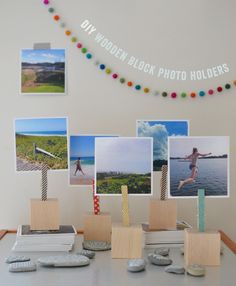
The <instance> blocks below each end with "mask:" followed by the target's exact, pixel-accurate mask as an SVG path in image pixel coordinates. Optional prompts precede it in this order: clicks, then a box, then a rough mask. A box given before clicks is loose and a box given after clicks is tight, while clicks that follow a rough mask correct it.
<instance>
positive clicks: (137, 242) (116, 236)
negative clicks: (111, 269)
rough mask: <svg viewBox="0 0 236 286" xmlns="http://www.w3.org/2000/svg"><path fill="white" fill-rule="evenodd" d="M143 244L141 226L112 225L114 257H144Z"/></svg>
mask: <svg viewBox="0 0 236 286" xmlns="http://www.w3.org/2000/svg"><path fill="white" fill-rule="evenodd" d="M142 246H143V233H142V228H141V226H122V225H116V226H112V239H111V257H112V258H127V259H134V258H142Z"/></svg>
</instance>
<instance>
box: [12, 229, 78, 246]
mask: <svg viewBox="0 0 236 286" xmlns="http://www.w3.org/2000/svg"><path fill="white" fill-rule="evenodd" d="M76 233H77V232H76V230H75V228H74V226H72V225H60V228H59V230H44V231H37V230H30V226H29V225H20V226H19V227H18V229H17V234H16V242H15V244H14V246H13V248H12V250H13V251H70V250H72V248H73V245H74V242H75V236H76Z"/></svg>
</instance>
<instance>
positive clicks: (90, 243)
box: [83, 240, 111, 251]
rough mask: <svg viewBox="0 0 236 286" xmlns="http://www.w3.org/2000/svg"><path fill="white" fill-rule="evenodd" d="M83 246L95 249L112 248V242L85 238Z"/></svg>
mask: <svg viewBox="0 0 236 286" xmlns="http://www.w3.org/2000/svg"><path fill="white" fill-rule="evenodd" d="M83 248H84V249H87V250H93V251H105V250H111V243H109V242H106V241H97V240H85V241H84V242H83Z"/></svg>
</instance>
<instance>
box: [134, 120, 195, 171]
mask: <svg viewBox="0 0 236 286" xmlns="http://www.w3.org/2000/svg"><path fill="white" fill-rule="evenodd" d="M136 135H137V136H138V137H152V138H153V171H161V167H162V165H167V164H168V137H173V136H188V135H189V122H188V120H137V122H136Z"/></svg>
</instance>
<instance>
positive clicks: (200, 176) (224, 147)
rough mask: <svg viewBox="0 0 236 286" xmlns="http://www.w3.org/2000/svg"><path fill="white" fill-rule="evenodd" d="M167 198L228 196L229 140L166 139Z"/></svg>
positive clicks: (209, 138) (223, 137)
mask: <svg viewBox="0 0 236 286" xmlns="http://www.w3.org/2000/svg"><path fill="white" fill-rule="evenodd" d="M168 158H169V162H168V166H169V168H168V171H169V173H168V185H169V196H170V197H175V198H183V197H196V196H197V193H198V189H204V190H205V194H206V196H211V197H228V196H229V137H227V136H211V137H170V138H169V156H168Z"/></svg>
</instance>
